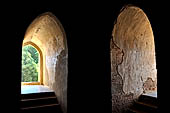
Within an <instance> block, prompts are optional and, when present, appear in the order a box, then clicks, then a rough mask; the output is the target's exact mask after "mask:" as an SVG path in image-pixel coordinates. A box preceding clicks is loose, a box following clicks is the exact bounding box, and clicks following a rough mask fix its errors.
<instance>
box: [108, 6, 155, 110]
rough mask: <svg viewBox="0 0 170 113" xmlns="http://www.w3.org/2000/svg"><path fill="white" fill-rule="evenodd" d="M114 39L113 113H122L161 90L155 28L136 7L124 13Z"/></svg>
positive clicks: (118, 22) (118, 21) (131, 7)
mask: <svg viewBox="0 0 170 113" xmlns="http://www.w3.org/2000/svg"><path fill="white" fill-rule="evenodd" d="M112 36H113V38H112V39H111V43H110V44H111V47H110V48H111V79H112V83H111V84H112V112H114V113H120V112H122V110H126V108H128V106H129V105H130V104H131V103H132V102H133V100H135V99H137V98H138V97H139V96H140V95H141V94H143V93H146V92H150V91H155V90H156V89H157V70H156V58H155V45H154V36H153V31H152V28H151V24H150V22H149V20H148V18H147V16H146V14H145V13H144V12H143V11H142V9H140V8H138V7H135V6H126V7H124V8H123V9H122V10H121V13H120V14H119V16H118V18H117V21H116V23H115V25H114V29H113V32H112Z"/></svg>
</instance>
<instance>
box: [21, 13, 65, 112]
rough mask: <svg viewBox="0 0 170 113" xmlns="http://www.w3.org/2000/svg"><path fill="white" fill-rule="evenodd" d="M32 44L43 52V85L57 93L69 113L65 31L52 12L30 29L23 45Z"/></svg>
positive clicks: (38, 19) (63, 107)
mask: <svg viewBox="0 0 170 113" xmlns="http://www.w3.org/2000/svg"><path fill="white" fill-rule="evenodd" d="M28 42H32V43H34V44H36V45H37V46H38V47H39V48H40V49H41V51H42V56H43V84H44V85H46V86H49V87H50V88H51V89H52V90H54V91H55V94H56V96H57V98H58V101H59V103H60V105H61V107H62V110H63V112H64V113H66V112H67V76H68V67H67V63H68V49H67V40H66V34H65V31H64V29H63V27H62V25H61V23H60V21H59V20H58V19H57V18H56V17H55V16H54V15H53V14H52V13H50V12H47V13H43V14H41V15H39V16H38V17H37V18H36V19H35V20H34V21H33V22H32V23H31V24H30V25H29V27H28V29H27V31H26V33H25V37H24V40H23V44H25V43H28Z"/></svg>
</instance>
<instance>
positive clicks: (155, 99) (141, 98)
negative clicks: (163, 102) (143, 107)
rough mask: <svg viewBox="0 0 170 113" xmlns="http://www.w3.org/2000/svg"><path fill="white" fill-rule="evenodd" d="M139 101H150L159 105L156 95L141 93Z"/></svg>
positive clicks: (149, 102)
mask: <svg viewBox="0 0 170 113" xmlns="http://www.w3.org/2000/svg"><path fill="white" fill-rule="evenodd" d="M138 101H139V102H143V103H148V104H150V105H151V104H152V105H155V106H158V100H157V98H156V97H152V96H148V95H141V96H140V97H139V99H138Z"/></svg>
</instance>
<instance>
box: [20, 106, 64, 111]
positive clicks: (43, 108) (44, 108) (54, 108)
mask: <svg viewBox="0 0 170 113" xmlns="http://www.w3.org/2000/svg"><path fill="white" fill-rule="evenodd" d="M21 112H22V113H32V112H43V113H44V112H46V113H53V112H54V113H61V109H60V105H59V104H49V105H43V106H34V107H25V108H21Z"/></svg>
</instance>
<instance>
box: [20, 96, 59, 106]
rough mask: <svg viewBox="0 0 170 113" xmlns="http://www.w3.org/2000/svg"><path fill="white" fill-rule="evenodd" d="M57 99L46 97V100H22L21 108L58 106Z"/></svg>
mask: <svg viewBox="0 0 170 113" xmlns="http://www.w3.org/2000/svg"><path fill="white" fill-rule="evenodd" d="M57 103H58V101H57V98H56V97H44V98H34V99H22V100H21V108H23V107H31V106H41V105H44V104H47V105H48V104H57Z"/></svg>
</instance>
